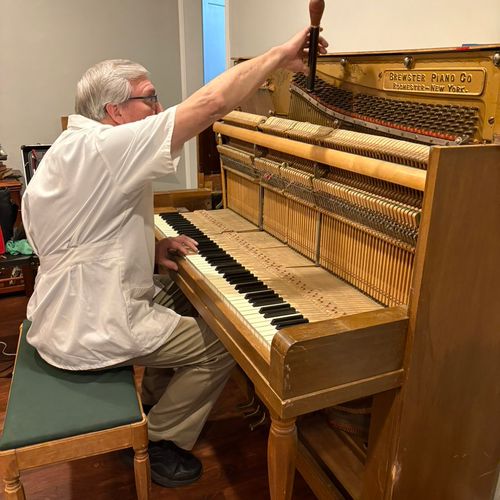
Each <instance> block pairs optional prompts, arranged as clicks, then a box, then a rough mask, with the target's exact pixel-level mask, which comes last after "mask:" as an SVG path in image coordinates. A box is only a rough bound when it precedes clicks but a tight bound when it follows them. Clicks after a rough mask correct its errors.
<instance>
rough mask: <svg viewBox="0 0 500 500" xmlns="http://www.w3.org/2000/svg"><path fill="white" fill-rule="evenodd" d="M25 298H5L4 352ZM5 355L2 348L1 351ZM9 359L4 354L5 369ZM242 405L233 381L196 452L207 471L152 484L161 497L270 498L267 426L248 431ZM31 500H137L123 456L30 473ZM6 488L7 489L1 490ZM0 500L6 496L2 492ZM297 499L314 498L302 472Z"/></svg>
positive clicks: (0, 336) (5, 381)
mask: <svg viewBox="0 0 500 500" xmlns="http://www.w3.org/2000/svg"><path fill="white" fill-rule="evenodd" d="M26 303H27V301H26V297H25V296H24V295H9V296H5V295H4V296H0V340H1V341H4V342H6V344H7V347H6V349H5V352H14V351H15V347H16V341H17V335H18V329H19V323H20V322H21V321H22V319H23V318H24V317H25V310H26ZM0 351H1V349H0ZM9 359H12V358H9V357H7V356H5V355H4V354H2V355H0V370H1V371H5V369H6V368H7V366H8V363H9ZM9 385H10V378H8V377H1V378H0V424H1V425H2V426H3V421H4V415H5V408H6V405H7V397H8V391H9ZM241 402H242V396H241V394H240V393H239V391H238V389H237V386H236V384H235V383H234V382H233V381H231V380H230V381H229V383H228V385H227V386H226V388H225V390H224V392H223V393H222V395H221V397H220V399H219V401H218V403H217V405H216V407H215V408H214V411H213V412H212V414H211V416H210V418H209V420H208V422H207V424H206V425H205V428H204V431H203V433H202V435H201V436H200V439H199V440H198V443H197V444H196V447H195V448H194V450H193V452H194V453H195V454H196V456H198V458H200V459H201V461H202V463H203V468H204V473H203V476H202V478H201V479H200V480H199V481H198V482H197V483H195V484H194V485H191V486H186V487H183V488H175V489H167V488H162V487H160V486H157V485H155V484H153V487H152V495H151V498H152V500H156V499H183V500H184V499H188V500H191V499H193V500H195V499H214V500H219V499H221V500H222V499H240V500H247V499H248V500H265V499H267V498H269V494H268V490H267V466H266V442H267V432H268V427H267V426H264V427H259V428H257V429H256V430H254V431H250V430H249V428H248V422H247V421H246V420H245V419H243V417H242V415H241V412H240V411H239V410H238V409H237V408H236V405H237V404H238V403H241ZM22 480H23V484H24V487H25V491H26V497H27V500H89V499H92V500H108V499H109V500H111V499H113V500H115V499H120V500H132V499H135V498H136V497H135V486H134V479H133V471H132V468H131V467H130V466H129V465H127V463H126V461H125V460H123V458H122V454H121V453H120V452H115V453H110V454H107V455H102V456H99V457H95V458H89V459H84V460H78V461H75V462H70V463H65V464H61V465H55V466H51V467H45V468H40V469H36V470H32V471H27V472H25V473H23V474H22ZM2 489H3V488H2ZM0 498H3V496H2V495H1V494H0ZM293 498H294V500H299V499H300V500H308V499H314V498H315V497H314V495H313V493H312V492H311V490H310V489H309V487H308V486H307V484H305V482H304V481H303V479H302V478H301V476H300V474H298V473H297V474H296V478H295V489H294V495H293Z"/></svg>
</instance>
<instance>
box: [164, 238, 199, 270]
mask: <svg viewBox="0 0 500 500" xmlns="http://www.w3.org/2000/svg"><path fill="white" fill-rule="evenodd" d="M155 253H156V255H155V261H156V263H157V264H158V265H160V266H163V267H165V268H167V269H170V270H171V271H177V270H178V266H177V263H176V262H175V261H174V260H173V257H174V256H177V257H184V256H185V255H187V254H189V253H198V243H197V242H196V241H195V240H193V239H192V238H190V237H189V236H186V235H184V234H182V235H180V236H175V237H173V238H164V239H163V240H160V241H159V242H158V243H156V252H155Z"/></svg>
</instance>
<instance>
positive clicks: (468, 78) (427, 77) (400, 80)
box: [382, 68, 486, 95]
mask: <svg viewBox="0 0 500 500" xmlns="http://www.w3.org/2000/svg"><path fill="white" fill-rule="evenodd" d="M485 80H486V71H485V70H484V69H483V68H467V69H463V68H457V69H419V70H399V69H394V70H386V71H385V72H384V78H383V81H382V85H383V89H384V90H388V91H394V92H418V93H422V94H446V95H457V94H469V95H481V94H482V92H483V90H484V84H485Z"/></svg>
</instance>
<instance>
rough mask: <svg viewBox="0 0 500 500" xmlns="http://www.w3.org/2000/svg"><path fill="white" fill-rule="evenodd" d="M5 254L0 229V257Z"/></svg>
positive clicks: (0, 230) (0, 229)
mask: <svg viewBox="0 0 500 500" xmlns="http://www.w3.org/2000/svg"><path fill="white" fill-rule="evenodd" d="M4 253H5V243H4V241H3V234H2V228H1V227H0V255H3V254H4Z"/></svg>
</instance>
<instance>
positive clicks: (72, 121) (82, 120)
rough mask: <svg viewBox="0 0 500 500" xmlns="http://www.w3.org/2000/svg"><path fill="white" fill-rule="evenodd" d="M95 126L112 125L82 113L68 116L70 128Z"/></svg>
mask: <svg viewBox="0 0 500 500" xmlns="http://www.w3.org/2000/svg"><path fill="white" fill-rule="evenodd" d="M94 127H111V125H105V124H103V123H101V122H97V121H95V120H91V119H90V118H87V117H85V116H82V115H69V116H68V130H81V129H86V128H94Z"/></svg>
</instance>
